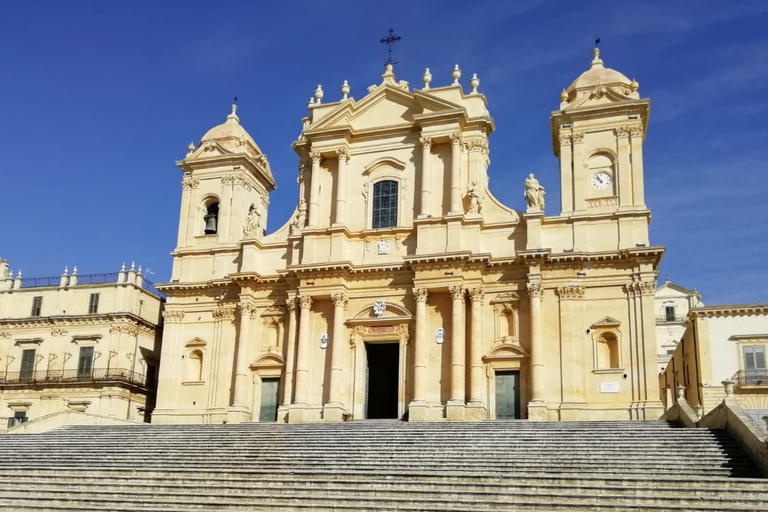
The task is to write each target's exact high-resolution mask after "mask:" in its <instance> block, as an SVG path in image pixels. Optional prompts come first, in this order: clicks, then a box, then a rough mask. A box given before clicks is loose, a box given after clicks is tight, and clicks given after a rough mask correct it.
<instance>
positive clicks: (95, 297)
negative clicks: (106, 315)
mask: <svg viewBox="0 0 768 512" xmlns="http://www.w3.org/2000/svg"><path fill="white" fill-rule="evenodd" d="M98 312H99V294H98V293H92V294H91V300H90V301H89V302H88V314H89V315H95V314H96V313H98Z"/></svg>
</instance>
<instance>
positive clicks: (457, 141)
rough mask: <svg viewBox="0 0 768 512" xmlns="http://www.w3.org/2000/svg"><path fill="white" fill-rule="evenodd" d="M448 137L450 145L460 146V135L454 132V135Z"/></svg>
mask: <svg viewBox="0 0 768 512" xmlns="http://www.w3.org/2000/svg"><path fill="white" fill-rule="evenodd" d="M449 137H450V139H451V145H452V146H456V145H459V144H461V133H459V132H455V133H452V134H450V135H449Z"/></svg>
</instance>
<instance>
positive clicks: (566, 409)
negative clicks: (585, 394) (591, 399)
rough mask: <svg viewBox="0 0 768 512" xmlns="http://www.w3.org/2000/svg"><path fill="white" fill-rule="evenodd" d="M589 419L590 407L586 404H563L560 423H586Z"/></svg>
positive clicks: (561, 405)
mask: <svg viewBox="0 0 768 512" xmlns="http://www.w3.org/2000/svg"><path fill="white" fill-rule="evenodd" d="M588 419H589V406H588V405H587V404H586V403H584V402H562V403H561V404H560V421H584V420H588Z"/></svg>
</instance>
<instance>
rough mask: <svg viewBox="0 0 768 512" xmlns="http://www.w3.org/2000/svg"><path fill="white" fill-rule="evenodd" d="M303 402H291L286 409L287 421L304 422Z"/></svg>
mask: <svg viewBox="0 0 768 512" xmlns="http://www.w3.org/2000/svg"><path fill="white" fill-rule="evenodd" d="M304 409H305V407H304V405H303V404H293V405H291V408H290V410H289V411H288V423H304V413H305V412H306V411H305V410H304Z"/></svg>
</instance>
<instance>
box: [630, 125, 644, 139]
mask: <svg viewBox="0 0 768 512" xmlns="http://www.w3.org/2000/svg"><path fill="white" fill-rule="evenodd" d="M629 131H630V133H631V134H632V136H633V137H642V136H643V127H642V126H630V127H629Z"/></svg>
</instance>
